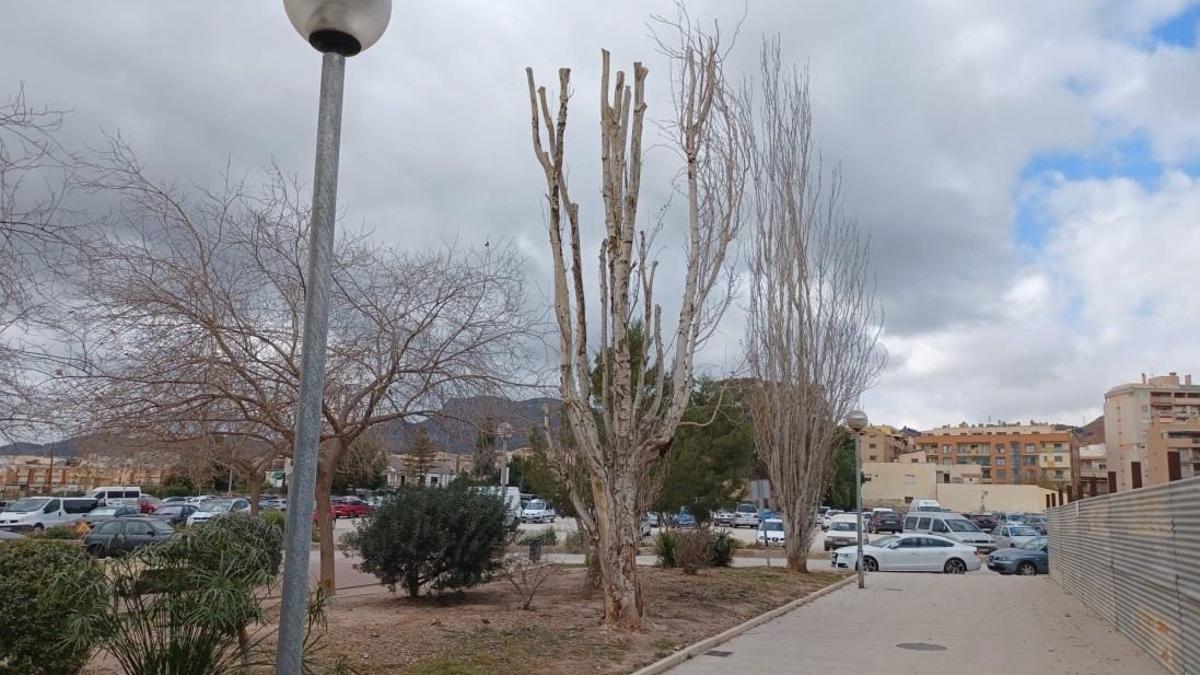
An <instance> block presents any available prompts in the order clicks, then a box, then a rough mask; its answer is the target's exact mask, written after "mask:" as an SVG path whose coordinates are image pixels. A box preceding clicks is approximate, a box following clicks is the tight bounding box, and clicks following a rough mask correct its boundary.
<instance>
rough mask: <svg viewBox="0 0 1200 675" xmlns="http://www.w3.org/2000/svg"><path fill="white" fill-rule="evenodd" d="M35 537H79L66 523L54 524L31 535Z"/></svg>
mask: <svg viewBox="0 0 1200 675" xmlns="http://www.w3.org/2000/svg"><path fill="white" fill-rule="evenodd" d="M33 536H34V537H35V538H37V539H80V538H81V537H80V535H79V533H78V532H76V531H75V530H74V529H72V528H71V527H70V526H68V525H55V526H54V527H47V528H46V529H44V530H42V531H41V532H38V533H37V534H35V535H33Z"/></svg>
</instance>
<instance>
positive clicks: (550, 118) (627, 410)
mask: <svg viewBox="0 0 1200 675" xmlns="http://www.w3.org/2000/svg"><path fill="white" fill-rule="evenodd" d="M671 25H672V27H674V28H677V29H678V34H679V36H680V39H679V43H678V45H677V46H675V47H671V48H669V50H668V56H669V57H670V59H671V61H672V64H673V65H672V70H673V75H674V83H673V84H674V86H675V92H674V98H675V103H676V110H675V113H676V114H675V116H674V118H673V119H672V120H671V121H670V122H669V123H668V124H667V125H666V129H667V133H668V136H669V137H670V140H671V145H672V146H673V147H674V148H675V149H676V150H677V151H678V154H679V156H680V158H681V159H682V162H683V167H682V174H683V177H684V182H685V187H684V191H685V192H686V196H687V209H686V213H687V217H686V228H685V230H686V239H685V246H684V249H685V260H684V262H685V265H684V274H683V279H682V282H683V283H682V289H683V290H682V295H681V297H680V298H679V301H680V309H679V315H678V318H677V320H676V324H675V326H674V335H673V337H671V338H670V339H664V336H663V333H664V327H663V322H662V310H661V307H660V306H659V305H658V304H657V303H658V299H657V298H656V297H655V296H654V291H655V273H656V270H657V269H658V267H657V261H655V260H654V259H652V255H651V248H652V239H653V236H652V235H653V232H650V233H648V232H647V231H646V230H645V229H641V228H640V227H639V224H638V222H637V218H638V206H639V203H638V200H639V196H640V190H641V181H642V150H643V148H642V136H643V130H644V124H645V115H646V102H645V83H646V77H647V74H648V73H647V69H646V68H645V67H644V66H643V65H642V64H641V63H634V65H633V77H632V84H629V83H627V82H626V76H625V73H624V72H622V71H618V72H617V73H616V76H615V78H613V77H612V76H611V75H612V74H611V72H610V67H609V53H608V52H607V51H602V52H601V80H600V88H601V104H600V139H601V157H600V161H601V180H602V185H601V191H602V194H603V202H604V224H605V231H604V238H603V241H602V243H601V246H600V260H599V289H600V293H599V297H598V299H597V300H598V311H596V312H595V313H594V314H593V317H592V320H593V321H595V322H596V324H598V325H593V326H592V328H593V329H595V330H596V332H597V334H598V336H599V345H598V347H597V348H596V349H594V350H593V349H592V348H590V347H589V345H588V328H589V323H588V313H587V306H586V302H585V282H584V270H583V267H584V264H583V251H582V245H581V223H580V212H579V205H578V204H577V203H575V202H574V201H572V199H571V196H570V193H569V187H568V181H567V179H566V175H565V154H566V153H565V143H566V128H567V112H568V103H569V97H570V86H571V81H570V80H571V73H570V70H569V69H566V68H563V69H560V70H559V71H558V88H559V91H558V105H557V111H556V112H552V110H551V104H550V98H549V96H548V94H547V92H546V89H545V88H544V87H538V86H536V84H535V80H534V75H533V70H532V69H531V68H527V69H526V77H527V80H528V88H529V106H530V115H531V121H532V138H533V148H534V154H535V156H536V157H537V160H538V162H539V163H540V165H541V167H542V169H543V172H544V173H545V180H546V191H547V194H546V196H547V211H548V216H549V217H548V220H549V222H548V233H549V240H550V253H551V260H552V263H553V269H554V310H555V316H556V319H557V324H558V333H559V356H560V364H559V373H560V396H561V398H562V412H563V417H564V419H565V423H566V424H568V425H569V428H570V431H571V435H572V438H573V443H572V444H571V446H570V447H569V448H564V447H562V446H561V445H560V444H559V443H558V442H557V441H556V439H555V438H554V435H553V434H549V438H550V440H551V442H552V443H551V447H552V448H555V449H554V450H553V452H554V453H555V454H556V455H557V456H558V457H559V459H560V461H562V462H564V463H565V464H566V465H567V467H568V473H571V472H573V471H574V470H575V469H576V467H578V469H579V470H582V471H583V472H584V473H585V475H586V477H587V483H588V485H589V487H590V492H591V495H590V496H591V499H590V500H587V501H589V502H590V504H591V506H592V507H593V512H592V513H587V511H586V510H585V511H583V512H582V513H581V521H582V523H583V525H584V528H585V531H587V532H588V533H589V534H592V536H594V538H595V540H594V544H595V557H596V559H597V561H598V563H599V568H600V574H601V580H602V591H603V595H604V621H605V622H606V623H608V624H612V625H616V626H619V627H622V628H637V627H639V626H640V625H641V620H642V615H643V611H644V608H643V604H642V594H641V586H640V583H639V581H638V575H637V561H636V557H637V547H638V542H639V539H640V536H639V531H638V528H639V521H640V519H641V517H642V513H643V511H644V510H645V509H646V508H647V507H648V506H649V504H650V502H651V501H652V500H653V498H654V496H655V495H656V494H657V484H658V482H659V481H661V472H660V471H659V468H660V466H661V464H662V461H663V458H664V456H665V455H666V454H667V452H668V450H669V449H670V445H671V441H672V439H673V438H674V435H675V431H676V428H677V427H678V426H679V423H680V420H681V419H682V417H683V413H684V411H685V409H686V407H687V404H688V400H689V397H690V395H691V390H692V369H693V362H694V357H695V353H696V349H697V346H698V345H699V344H701V343H702V342H703V340H704V338H705V337H707V335H708V333H709V329H710V328H711V326H712V325H713V322H715V321H716V319H717V318H718V317H719V316H720V315H721V313H722V312H723V311H724V309H725V307H726V305H727V299H728V296H727V295H725V294H720V293H719V294H717V295H718V296H720V297H718V298H717V300H716V301H715V302H713V301H711V298H712V296H713V294H712V291H713V290H714V288H718V287H721V288H724V287H723V286H722V285H721V282H722V281H723V280H727V279H728V276H727V272H728V270H727V269H726V262H727V261H726V251H727V249H728V246H729V243H730V242H731V241H732V240H733V239H734V237H735V236H736V235H737V231H738V228H739V225H740V223H741V219H740V216H741V201H740V200H741V188H742V186H741V181H743V180H744V176H745V173H744V168H743V166H742V164H741V160H742V154H741V148H740V136H739V135H738V133H737V128H736V126H735V125H734V124H733V115H732V110H731V108H730V105H729V103H730V102H729V99H728V96H727V90H726V84H725V81H724V79H723V73H722V57H723V52H722V50H721V45H720V36H719V35H718V34H713V35H706V34H703V33H701V32H699V31H696V30H694V29H693V27H692V26H691V24H690V23H689V22H688V21H687V19H686V17H682V20H681V21H679V22H678V23H677V24H674V23H673V24H671ZM660 46H665V45H663V43H661V42H660ZM543 131H544V133H543ZM639 325H640V329H641V331H642V332H643V335H642V339H640V340H634V339H633V337H634V333H635V330H636V329H637V327H638V326H639ZM667 330H668V331H669V330H670V327H668V328H667ZM635 342H638V344H636V345H635ZM593 356H594V357H595V359H596V366H595V368H596V372H595V374H594V373H593V368H592V365H591V361H592V358H593ZM594 375H595V376H594ZM593 376H594V377H593ZM555 446H558V447H555ZM572 501H573V502H575V504H574V505H575V506H576V508H579V507H580V506H583V505H584V500H582V499H573V500H572ZM582 514H587V515H582Z"/></svg>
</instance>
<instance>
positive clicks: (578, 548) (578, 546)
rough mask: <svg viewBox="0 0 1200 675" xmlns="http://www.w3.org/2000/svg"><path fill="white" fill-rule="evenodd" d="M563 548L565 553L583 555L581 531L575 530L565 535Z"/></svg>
mask: <svg viewBox="0 0 1200 675" xmlns="http://www.w3.org/2000/svg"><path fill="white" fill-rule="evenodd" d="M563 547H564V548H566V549H567V553H583V548H584V547H583V531H582V530H575V531H574V532H571V533H569V534H567V538H566V539H564V540H563Z"/></svg>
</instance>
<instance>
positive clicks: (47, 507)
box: [0, 497, 98, 532]
mask: <svg viewBox="0 0 1200 675" xmlns="http://www.w3.org/2000/svg"><path fill="white" fill-rule="evenodd" d="M96 506H98V502H97V500H95V499H93V498H91V497H26V498H24V499H18V500H17V501H15V502H13V503H11V504H9V505H8V506H6V507H4V511H3V512H0V529H8V530H16V531H24V530H33V531H36V532H40V531H41V530H44V529H46V528H47V527H54V526H55V525H72V524H74V523H76V522H78V521H80V520H83V517H84V516H85V515H87V513H88V512H89V511H91V510H92V509H94V508H96Z"/></svg>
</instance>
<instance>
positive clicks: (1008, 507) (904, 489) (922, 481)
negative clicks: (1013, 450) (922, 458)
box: [863, 462, 1052, 512]
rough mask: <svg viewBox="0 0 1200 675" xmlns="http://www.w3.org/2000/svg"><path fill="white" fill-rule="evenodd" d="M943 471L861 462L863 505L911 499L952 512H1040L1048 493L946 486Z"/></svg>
mask: <svg viewBox="0 0 1200 675" xmlns="http://www.w3.org/2000/svg"><path fill="white" fill-rule="evenodd" d="M945 468H947V467H940V466H939V465H937V464H929V463H923V464H911V463H910V464H904V463H901V462H891V463H883V462H869V463H864V464H863V473H864V474H865V475H866V476H867V477H868V478H870V480H869V481H868V482H866V483H864V484H863V505H864V506H892V507H899V508H903V506H904V505H907V504H909V503H911V502H912V501H913V500H915V499H936V500H937V501H938V503H940V504H941V505H942V506H944V507H946V508H948V509H951V510H954V511H965V512H975V511H980V510H985V511H1041V510H1042V509H1044V508H1045V507H1046V495H1048V494H1052V492H1051V491H1050V490H1046V489H1043V488H1041V487H1038V486H1036V485H987V484H982V483H970V482H963V483H947V482H945V479H946V478H947V474H946V473H945V471H944V470H943V469H945ZM951 468H957V467H951Z"/></svg>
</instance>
